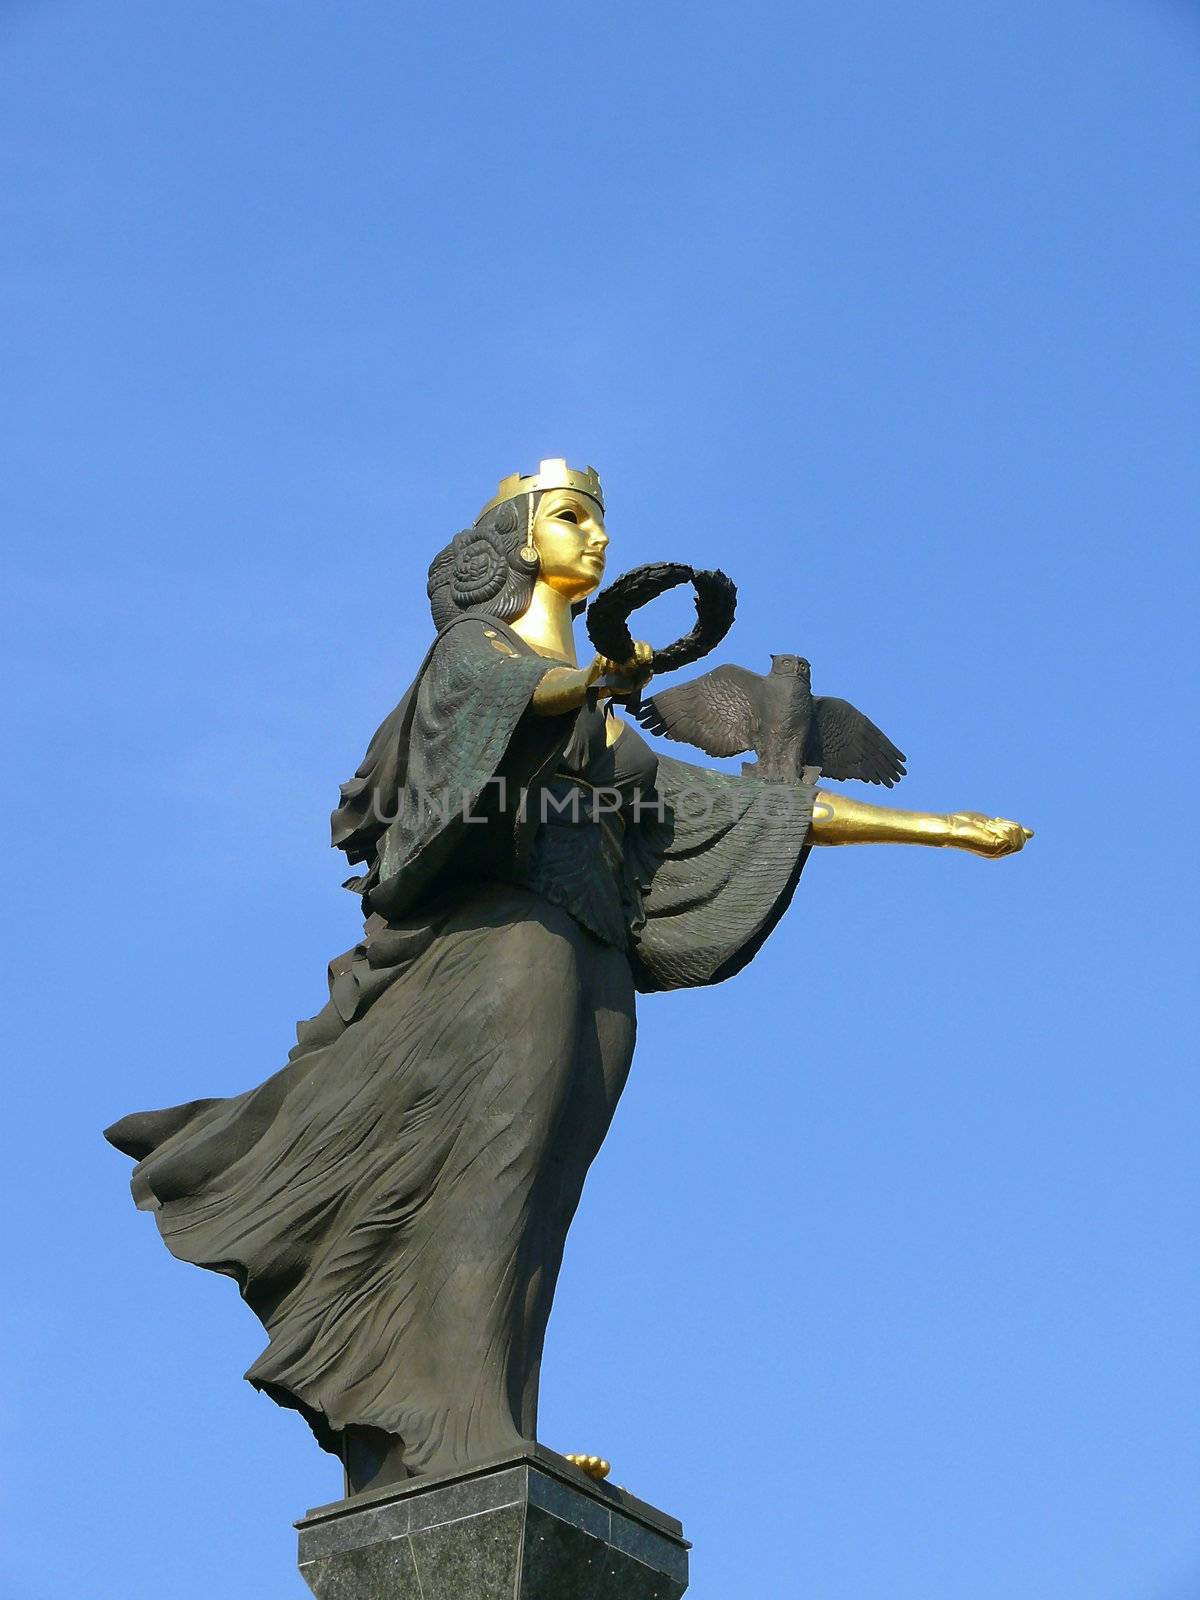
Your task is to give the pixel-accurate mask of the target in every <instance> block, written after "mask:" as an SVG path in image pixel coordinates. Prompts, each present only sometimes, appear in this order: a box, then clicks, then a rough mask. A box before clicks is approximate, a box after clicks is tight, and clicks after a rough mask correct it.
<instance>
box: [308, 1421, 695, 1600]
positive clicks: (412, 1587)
mask: <svg viewBox="0 0 1200 1600" xmlns="http://www.w3.org/2000/svg"><path fill="white" fill-rule="evenodd" d="M296 1526H297V1528H298V1529H299V1531H300V1571H301V1573H302V1575H303V1577H304V1579H305V1582H306V1583H307V1584H308V1586H309V1588H310V1589H311V1590H312V1592H313V1594H315V1595H316V1596H317V1600H679V1597H680V1596H681V1595H682V1594H683V1592H684V1590H685V1589H686V1588H687V1585H688V1557H687V1553H688V1550H689V1548H690V1546H689V1545H688V1543H687V1541H686V1540H685V1539H684V1537H683V1529H682V1528H681V1526H680V1525H679V1523H678V1522H676V1521H675V1519H674V1518H673V1517H668V1516H665V1515H664V1514H663V1513H662V1512H661V1511H656V1510H655V1509H654V1507H653V1506H648V1505H646V1504H645V1503H644V1502H643V1501H641V1500H638V1499H636V1498H635V1497H634V1496H633V1495H631V1494H627V1493H626V1492H625V1491H624V1490H623V1489H618V1488H616V1487H614V1486H610V1485H608V1484H607V1483H596V1482H594V1481H593V1480H592V1479H591V1478H589V1477H588V1476H587V1475H586V1474H585V1473H583V1472H580V1471H579V1469H578V1468H577V1467H573V1466H572V1465H571V1463H570V1462H569V1461H566V1460H564V1458H563V1457H562V1456H558V1455H555V1454H554V1452H553V1451H551V1450H546V1449H544V1448H543V1447H542V1446H541V1445H536V1446H534V1447H532V1448H531V1449H530V1450H529V1452H528V1453H526V1454H523V1455H519V1456H510V1457H508V1458H507V1459H505V1460H503V1461H497V1462H494V1463H491V1464H488V1465H484V1466H481V1467H476V1468H473V1469H472V1470H471V1471H469V1472H465V1473H459V1474H456V1475H455V1476H453V1477H443V1478H414V1479H413V1480H412V1481H411V1482H408V1483H403V1484H394V1485H392V1486H391V1487H389V1488H387V1489H378V1490H376V1491H374V1492H373V1493H372V1492H368V1493H366V1494H360V1495H356V1496H355V1497H354V1498H353V1499H351V1500H339V1501H338V1502H336V1504H334V1505H329V1506H320V1507H319V1508H318V1509H317V1510H315V1511H310V1512H309V1513H308V1515H307V1516H306V1517H305V1518H304V1519H303V1520H302V1521H301V1522H298V1523H297V1524H296Z"/></svg>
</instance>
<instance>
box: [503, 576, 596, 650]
mask: <svg viewBox="0 0 1200 1600" xmlns="http://www.w3.org/2000/svg"><path fill="white" fill-rule="evenodd" d="M509 627H510V628H511V629H512V631H513V632H514V633H516V634H519V635H520V637H521V638H522V639H524V641H525V643H526V644H527V645H531V646H532V647H533V649H535V650H536V651H537V653H538V654H539V655H540V656H554V657H556V658H557V659H558V660H559V661H569V662H570V663H571V665H572V666H573V667H574V666H578V665H579V658H578V657H577V656H576V654H575V633H574V629H573V627H572V621H571V602H570V601H569V600H566V599H564V598H563V596H562V595H561V594H559V592H558V591H557V589H552V588H551V587H550V585H549V584H547V583H541V582H538V583H535V584H534V586H533V595H532V598H531V599H530V601H529V604H528V606H527V607H526V608H525V610H524V611H523V612H522V613H521V615H520V616H519V617H518V618H517V619H516V621H515V622H510V623H509Z"/></svg>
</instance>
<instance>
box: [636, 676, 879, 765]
mask: <svg viewBox="0 0 1200 1600" xmlns="http://www.w3.org/2000/svg"><path fill="white" fill-rule="evenodd" d="M811 673H812V669H811V667H810V666H809V664H808V662H807V661H806V660H805V659H804V657H803V656H784V655H781V656H772V657H771V671H770V672H769V673H768V674H767V675H766V676H765V677H764V676H763V675H762V674H760V673H757V672H750V671H749V670H748V669H747V668H746V667H735V666H727V667H717V668H715V670H714V671H712V672H706V673H705V674H704V676H703V677H700V678H693V679H691V681H690V682H688V683H681V684H677V685H676V686H675V687H674V688H671V689H663V690H662V691H661V692H660V693H658V694H656V695H653V696H651V697H650V698H649V699H647V700H646V701H644V702H643V703H642V705H641V707H640V708H639V709H638V710H637V712H636V715H637V718H638V721H639V722H640V723H641V724H642V726H643V727H644V728H647V729H649V731H650V732H651V733H658V734H662V735H664V736H665V737H666V738H668V739H678V740H679V741H680V742H681V743H684V744H694V745H695V746H696V747H697V748H698V749H700V750H703V751H705V753H706V754H708V755H710V756H735V755H740V754H741V753H742V752H743V751H745V750H753V751H754V753H755V755H757V757H758V761H757V763H753V762H747V763H745V765H744V766H743V768H742V770H743V772H748V771H750V772H754V773H755V774H756V775H757V776H758V777H760V778H766V779H768V780H770V781H773V782H781V781H782V782H793V783H795V782H798V781H800V779H801V777H802V775H803V772H804V769H805V767H819V768H820V769H821V771H822V773H823V774H824V776H825V777H827V778H834V779H844V778H861V779H862V780H863V781H864V782H866V783H882V784H884V785H885V787H887V788H889V789H890V788H891V787H892V785H893V784H896V783H899V781H900V779H901V778H903V777H904V775H905V768H904V759H905V758H904V754H903V752H902V751H900V750H897V748H896V746H895V745H894V744H893V743H892V741H891V740H890V739H889V738H888V737H887V735H886V734H885V733H883V732H882V731H881V730H880V729H879V728H877V727H876V726H875V724H874V723H873V722H872V721H871V720H870V718H869V717H864V716H863V714H862V712H861V711H858V710H856V709H855V707H854V706H852V705H851V704H850V702H849V701H848V700H835V699H833V698H831V697H829V696H826V695H814V694H813V692H812V680H811Z"/></svg>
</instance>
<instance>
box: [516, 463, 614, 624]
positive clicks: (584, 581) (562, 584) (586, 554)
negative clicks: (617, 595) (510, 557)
mask: <svg viewBox="0 0 1200 1600" xmlns="http://www.w3.org/2000/svg"><path fill="white" fill-rule="evenodd" d="M533 544H534V549H535V550H536V551H537V553H538V559H539V565H538V578H539V580H540V581H541V582H542V583H546V584H549V586H550V587H551V588H552V589H556V590H557V591H558V593H559V594H561V595H562V596H563V598H564V599H566V600H570V601H571V602H572V603H573V602H574V601H576V600H584V599H586V598H587V596H588V595H589V594H594V593H595V592H596V590H597V589H598V588H599V587H600V580H601V578H603V576H604V552H605V551H606V550H607V549H608V534H607V533H605V531H604V513H603V511H601V509H600V507H599V506H598V505H597V503H596V501H595V500H593V499H592V498H591V496H590V495H586V494H581V493H580V492H579V491H578V490H576V489H548V490H547V491H546V493H545V494H544V495H543V496H542V498H541V500H540V501H539V502H538V508H537V510H536V512H534V517H533Z"/></svg>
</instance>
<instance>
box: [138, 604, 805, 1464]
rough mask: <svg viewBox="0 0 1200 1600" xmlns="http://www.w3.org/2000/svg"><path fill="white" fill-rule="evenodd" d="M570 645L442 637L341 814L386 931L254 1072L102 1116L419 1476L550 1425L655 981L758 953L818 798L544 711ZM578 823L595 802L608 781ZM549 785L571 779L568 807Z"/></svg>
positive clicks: (286, 1348)
mask: <svg viewBox="0 0 1200 1600" xmlns="http://www.w3.org/2000/svg"><path fill="white" fill-rule="evenodd" d="M555 664H556V663H554V662H551V661H548V660H546V659H545V658H543V657H541V656H538V655H536V654H535V653H534V652H533V651H532V650H530V649H529V647H528V646H527V645H526V644H525V643H524V642H523V641H522V640H521V639H520V638H519V637H518V636H517V635H516V634H514V633H512V631H511V630H510V629H508V628H507V627H505V625H504V624H503V623H500V622H496V621H493V620H491V619H487V618H480V617H469V618H464V619H461V620H459V621H457V622H456V623H454V624H451V625H450V626H449V627H448V628H446V629H444V630H443V631H442V633H441V634H440V635H439V637H438V639H437V641H436V642H435V644H434V646H433V647H432V648H431V650H430V652H429V654H428V656H427V657H426V659H425V661H424V663H423V664H422V667H421V670H420V672H419V674H418V677H417V680H416V682H415V683H414V685H413V688H412V689H411V690H410V691H409V693H408V695H407V696H406V697H405V699H404V700H403V701H402V702H401V704H400V705H399V706H398V707H397V709H396V711H394V712H393V713H392V715H391V716H390V717H389V718H388V719H387V720H386V721H385V723H384V724H383V725H382V727H381V728H380V730H379V732H378V733H377V735H376V737H375V739H374V740H373V741H372V743H371V746H370V749H369V750H368V753H367V757H366V759H365V760H364V762H363V765H362V766H361V767H360V768H359V771H358V773H357V774H356V776H355V778H354V779H352V780H351V782H350V783H349V784H346V785H344V786H343V790H342V802H341V805H340V806H339V808H338V810H337V811H336V812H335V813H334V818H333V831H334V842H335V844H338V845H339V846H340V847H341V848H342V849H343V850H345V851H346V854H347V856H348V857H349V859H350V860H351V861H355V862H361V863H363V864H365V866H366V869H367V870H366V872H365V873H364V874H363V876H362V877H361V878H359V879H358V880H354V881H353V882H352V886H353V887H354V888H355V889H357V890H358V892H360V893H361V894H362V895H363V899H364V909H365V910H367V911H368V913H369V915H368V917H367V921H366V926H365V931H364V937H363V939H362V941H361V942H360V943H359V944H358V945H356V946H355V947H354V949H353V950H351V951H348V952H347V953H346V955H344V956H342V957H339V958H338V959H337V960H335V961H334V962H332V963H331V965H330V969H329V987H330V999H329V1002H328V1004H327V1005H326V1006H325V1007H324V1008H323V1010H322V1011H320V1012H319V1013H318V1014H317V1016H315V1017H314V1018H312V1019H311V1020H310V1021H308V1022H305V1023H301V1024H300V1025H299V1027H298V1029H297V1044H296V1047H295V1049H294V1050H293V1051H292V1053H291V1056H290V1057H289V1059H288V1062H287V1064H286V1065H285V1066H284V1067H283V1068H282V1070H280V1071H279V1072H277V1073H276V1074H275V1075H274V1076H273V1077H271V1078H269V1079H268V1080H267V1081H266V1082H265V1083H264V1084H262V1085H261V1086H260V1087H259V1088H257V1089H253V1090H251V1091H249V1092H248V1093H246V1094H242V1095H238V1096H234V1097H233V1098H230V1099H221V1100H199V1101H193V1102H191V1103H189V1104H187V1105H183V1106H177V1107H174V1108H171V1109H169V1110H166V1111H159V1112H144V1113H136V1114H134V1115H132V1116H129V1117H126V1118H124V1119H123V1120H122V1121H121V1122H119V1123H117V1124H115V1125H114V1126H113V1127H112V1128H110V1129H109V1130H108V1132H107V1137H108V1138H109V1139H110V1140H111V1142H112V1143H113V1144H115V1145H116V1146H117V1147H118V1148H119V1149H121V1150H123V1151H124V1152H125V1153H127V1154H128V1155H131V1156H133V1157H135V1158H136V1159H137V1162H138V1165H137V1167H136V1169H135V1172H134V1176H133V1193H134V1198H135V1200H136V1202H137V1204H138V1206H139V1207H141V1208H142V1209H144V1210H149V1211H152V1212H153V1213H154V1216H155V1219H156V1221H157V1224H158V1227H159V1230H160V1232H161V1233H162V1236H163V1239H164V1241H165V1242H166V1244H167V1246H168V1248H169V1249H170V1250H171V1251H172V1253H173V1254H175V1255H176V1256H178V1257H179V1258H180V1259H182V1260H185V1261H190V1262H193V1263H195V1264H196V1265H199V1266H203V1267H207V1268H209V1269H211V1270H213V1271H216V1272H221V1273H225V1274H227V1275H229V1276H230V1277H232V1278H234V1279H235V1280H236V1281H237V1283H238V1285H239V1287H240V1289H241V1293H242V1296H243V1298H244V1299H245V1300H246V1301H247V1303H248V1304H249V1305H250V1306H251V1307H252V1309H253V1310H254V1311H255V1313H256V1314H257V1315H258V1317H259V1318H260V1319H261V1321H262V1322H263V1324H264V1326H265V1328H266V1330H267V1332H268V1334H269V1336H270V1337H269V1342H268V1344H267V1347H266V1349H265V1350H264V1352H263V1354H262V1355H261V1356H260V1357H259V1359H258V1360H257V1361H256V1362H255V1363H254V1365H253V1366H252V1367H251V1368H250V1370H249V1372H248V1373H247V1374H246V1376H247V1377H248V1378H249V1380H250V1381H251V1382H252V1383H253V1384H255V1385H256V1386H257V1387H258V1388H260V1389H261V1390H263V1391H265V1392H266V1393H268V1394H270V1395H271V1396H272V1397H273V1398H274V1399H275V1400H277V1401H278V1402H279V1403H280V1404H283V1405H286V1406H290V1407H293V1408H294V1409H296V1410H298V1411H299V1412H301V1414H302V1415H303V1416H304V1417H305V1419H306V1420H307V1421H308V1423H309V1425H310V1426H311V1428H312V1430H313V1432H314V1434H315V1435H316V1438H317V1440H318V1441H319V1443H320V1444H321V1445H322V1446H323V1447H324V1448H326V1449H328V1450H332V1451H335V1452H337V1453H344V1450H343V1446H344V1442H345V1434H346V1430H351V1431H354V1430H362V1429H366V1430H377V1431H378V1432H379V1433H381V1434H383V1435H387V1436H388V1437H389V1438H390V1439H391V1440H392V1441H394V1442H395V1443H394V1446H393V1448H394V1450H395V1451H396V1452H397V1453H398V1455H399V1457H400V1460H401V1463H402V1469H403V1470H404V1471H406V1472H409V1473H430V1472H442V1471H453V1470H457V1469H459V1468H462V1467H465V1466H468V1465H471V1464H472V1463H476V1462H481V1461H484V1460H487V1459H491V1458H494V1457H496V1456H498V1455H500V1454H503V1453H505V1452H507V1451H508V1450H510V1449H515V1448H518V1447H519V1446H520V1445H521V1444H522V1443H523V1442H526V1441H529V1440H531V1439H533V1438H534V1437H535V1432H536V1416H537V1385H538V1374H539V1368H540V1361H541V1353H542V1343H543V1339H544V1335H545V1330H546V1323H547V1319H548V1317H549V1313H550V1303H551V1298H552V1296H553V1292H554V1285H555V1282H556V1279H557V1275H558V1270H559V1265H560V1262H561V1259H562V1250H563V1244H564V1241H565V1238H566V1233H567V1229H568V1227H569V1225H570V1222H571V1219H572V1217H573V1215H574V1213H575V1209H576V1206H577V1204H578V1202H579V1198H580V1193H581V1190H582V1187H583V1182H584V1178H585V1176H586V1174H587V1170H588V1167H589V1165H590V1164H591V1161H592V1159H593V1158H594V1156H595V1154H596V1152H597V1151H598V1149H599V1147H600V1144H601V1142H602V1140H603V1138H604V1135H605V1133H606V1132H607V1129H608V1126H609V1123H610V1121H611V1118H612V1114H613V1111H614V1109H615V1107H616V1104H617V1100H618V1097H619V1095H620V1093H621V1089H622V1087H623V1085H624V1082H625V1079H626V1075H627V1073H628V1070H629V1065H630V1061H631V1058H632V1053H633V1044H634V1034H635V1015H634V996H635V992H636V991H641V992H648V991H653V990H663V989H676V988H683V987H690V986H697V985H702V984H709V983H716V982H719V981H721V980H722V979H724V978H726V977H729V976H731V975H732V974H733V973H734V972H736V971H738V970H739V969H740V967H741V966H743V965H744V964H745V963H746V962H747V961H748V960H749V959H750V958H751V957H752V956H753V954H754V952H755V951H756V950H757V949H758V948H759V946H760V945H761V943H762V941H763V940H764V939H765V938H766V936H767V934H768V933H769V932H770V930H771V928H772V927H773V926H774V925H775V923H776V921H777V920H778V918H779V917H780V915H781V914H782V912H783V910H784V909H785V907H786V906H787V904H788V902H789V900H790V898H791V896H792V893H793V891H794V889H795V887H796V883H797V881H798V879H799V875H800V871H801V869H802V867H803V864H804V860H805V857H806V855H807V845H806V838H807V832H808V826H809V822H810V818H811V805H812V793H811V790H809V789H807V788H804V787H801V786H786V792H785V786H778V785H767V784H764V783H762V782H761V781H759V780H757V779H754V778H739V777H732V776H729V775H727V774H723V773H716V772H711V771H707V770H705V769H702V768H697V767H691V766H688V765H686V764H685V763H682V762H678V761H674V760H672V759H670V758H667V757H657V758H656V757H655V756H654V754H653V752H651V751H650V750H649V747H648V746H646V745H645V744H644V742H643V741H642V740H641V739H640V737H639V736H638V735H637V734H636V733H635V732H634V730H632V729H626V730H625V732H624V733H623V734H622V735H621V737H620V738H619V739H618V740H617V742H616V743H615V745H613V746H612V747H609V746H608V744H607V740H606V738H605V736H604V719H603V717H602V715H601V714H600V713H599V712H597V711H596V710H595V709H594V707H591V708H587V707H585V708H584V709H582V710H581V711H580V712H578V713H572V714H569V715H565V716H556V717H539V716H536V715H535V714H534V713H533V712H532V710H531V708H530V700H531V697H532V694H533V691H534V689H535V688H536V686H537V684H538V682H539V681H540V679H541V677H542V676H543V674H544V673H545V672H546V671H548V670H549V669H550V668H551V667H553V666H554V665H555ZM597 789H606V790H607V791H608V794H609V800H608V801H607V802H606V806H607V809H605V810H604V812H603V814H599V808H597V807H595V806H589V805H587V804H584V805H583V806H582V807H579V806H577V807H576V809H575V811H574V812H573V813H571V812H570V811H569V810H568V811H567V813H566V814H564V811H563V809H562V807H563V806H564V803H565V802H567V801H570V800H571V798H572V796H574V798H575V800H576V801H578V800H580V799H581V798H582V799H583V800H585V801H586V800H587V799H588V797H591V798H592V799H593V800H594V798H595V795H596V792H597ZM546 796H551V797H552V798H553V804H552V805H551V806H550V807H549V809H547V805H546Z"/></svg>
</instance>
